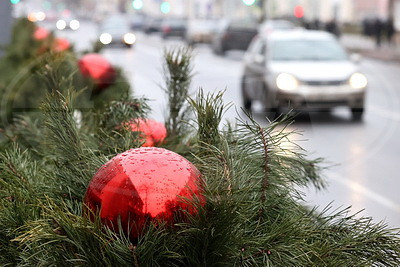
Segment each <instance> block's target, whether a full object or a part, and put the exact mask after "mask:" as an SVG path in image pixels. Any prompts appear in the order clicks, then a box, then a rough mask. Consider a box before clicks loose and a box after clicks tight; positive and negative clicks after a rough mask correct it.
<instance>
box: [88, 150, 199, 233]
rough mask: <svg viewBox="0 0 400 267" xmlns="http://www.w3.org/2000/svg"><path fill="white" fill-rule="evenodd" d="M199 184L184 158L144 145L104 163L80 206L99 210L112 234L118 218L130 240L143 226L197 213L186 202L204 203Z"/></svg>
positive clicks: (94, 210)
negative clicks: (198, 201) (83, 204)
mask: <svg viewBox="0 0 400 267" xmlns="http://www.w3.org/2000/svg"><path fill="white" fill-rule="evenodd" d="M201 185H202V183H201V178H200V172H199V171H198V170H197V168H196V167H195V166H194V165H193V164H192V163H190V162H189V161H188V160H186V159H185V158H183V157H182V156H180V155H178V154H176V153H174V152H172V151H169V150H166V149H163V148H156V147H151V148H144V147H142V148H136V149H131V150H128V151H126V152H124V153H122V154H119V155H117V156H115V157H114V158H112V159H111V160H110V161H109V162H107V163H106V164H105V165H103V166H102V167H101V168H100V170H99V171H98V172H97V173H96V174H95V176H94V177H93V179H92V181H91V182H90V184H89V187H88V189H87V191H86V194H85V198H84V203H85V204H86V206H87V207H88V208H89V209H90V210H91V211H92V212H97V211H100V217H101V220H102V222H103V223H104V224H106V225H107V226H109V227H110V228H111V229H114V231H116V232H118V231H119V229H118V218H120V220H121V226H122V230H123V231H124V232H125V233H126V234H128V235H129V236H130V237H131V238H133V239H134V238H137V237H138V235H139V234H140V233H141V232H142V230H143V228H144V227H145V225H146V222H149V221H157V220H164V221H166V222H167V223H173V222H175V220H176V218H184V217H182V216H184V214H185V212H182V211H187V212H189V213H191V214H195V213H196V212H197V209H196V208H195V206H193V204H192V203H191V202H189V201H187V200H193V199H199V200H200V203H201V204H202V205H204V202H205V200H204V197H203V196H202V195H201V191H202V186H201ZM184 199H186V201H185V200H184ZM86 211H87V210H86ZM177 215H179V216H177ZM89 217H90V218H92V219H93V216H89ZM128 229H129V230H128Z"/></svg>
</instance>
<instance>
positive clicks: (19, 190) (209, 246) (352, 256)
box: [0, 50, 400, 267]
mask: <svg viewBox="0 0 400 267" xmlns="http://www.w3.org/2000/svg"><path fill="white" fill-rule="evenodd" d="M190 58H191V55H190V51H188V50H176V51H172V52H167V53H166V62H165V64H166V66H165V68H166V69H167V72H166V78H167V85H168V86H167V88H166V89H167V94H168V96H169V107H171V109H170V112H169V117H168V118H167V121H168V123H167V125H168V129H169V133H170V134H172V135H173V136H175V137H176V138H177V139H178V140H179V142H176V141H175V142H174V141H173V140H172V141H171V138H170V139H169V141H168V142H166V143H165V144H164V145H163V146H164V147H165V148H167V149H169V150H172V151H178V152H179V153H180V154H182V155H184V156H185V157H186V158H187V159H189V160H190V161H191V162H192V163H194V164H195V166H196V167H197V168H198V169H199V170H200V172H201V173H202V179H203V180H204V196H205V197H206V200H207V201H206V204H205V206H202V205H200V204H199V203H198V201H194V202H193V203H192V204H193V205H195V206H196V209H197V210H198V213H197V214H196V215H191V216H189V215H188V216H189V217H188V219H187V220H185V221H182V222H181V223H177V224H175V225H173V226H172V227H171V226H169V225H166V224H157V225H155V224H152V223H149V224H148V226H147V228H146V229H145V230H144V232H143V233H142V234H141V235H140V236H139V238H138V240H130V239H129V238H128V237H126V236H125V235H124V233H122V232H120V233H114V232H113V231H112V230H110V229H108V228H107V227H105V226H103V225H102V224H101V222H100V219H99V218H98V217H96V219H95V220H94V222H92V221H91V220H89V219H88V218H86V217H85V216H82V215H83V212H82V210H83V204H82V198H83V195H84V193H85V190H86V188H87V186H88V184H89V181H90V180H91V178H92V177H93V175H94V173H95V172H96V171H97V170H98V169H99V168H100V167H101V166H102V164H104V163H105V162H107V160H108V159H110V158H111V157H113V156H115V155H116V154H117V153H120V152H123V151H125V150H127V149H129V148H134V147H139V146H140V145H141V143H140V141H138V139H139V138H138V136H137V135H136V136H135V134H134V133H131V132H129V131H128V130H127V129H125V127H121V125H123V123H124V122H127V121H129V120H131V119H132V118H142V117H146V115H147V112H148V107H147V105H146V104H145V100H139V99H134V98H132V97H126V98H125V99H124V100H123V101H112V102H111V101H110V102H105V103H104V105H105V106H104V107H102V108H101V110H96V109H92V110H83V111H84V113H83V116H82V120H81V121H79V122H77V120H76V118H75V117H74V112H75V111H76V105H75V103H76V101H79V96H80V94H79V92H80V91H81V89H82V88H76V87H74V84H73V77H71V76H68V77H65V76H63V75H62V74H60V72H59V71H58V69H57V68H58V67H57V66H55V67H54V66H48V67H47V68H46V71H47V74H46V77H47V81H48V82H47V86H48V88H47V91H48V93H47V97H46V98H45V101H44V103H43V104H42V106H41V114H42V115H40V116H35V117H34V118H32V116H30V115H29V113H28V114H27V115H25V116H22V117H19V119H18V120H17V121H16V122H15V123H14V125H13V126H12V127H11V126H10V127H7V129H5V132H4V134H5V135H4V138H3V142H2V143H1V146H0V211H1V212H0V264H1V265H5V266H14V265H16V266H80V265H81V266H335V267H336V266H399V265H400V243H399V235H398V233H397V232H396V231H395V230H393V229H388V227H387V226H386V225H385V224H383V223H378V224H375V223H373V222H372V221H371V219H370V218H357V217H355V216H351V215H349V214H348V210H343V211H339V212H331V211H330V210H329V208H327V209H326V210H325V211H323V212H318V211H317V210H315V209H312V210H309V209H307V208H306V207H304V206H302V205H301V204H300V203H301V200H302V194H301V192H300V191H299V188H301V187H305V186H308V185H309V184H313V185H314V186H315V187H316V188H323V187H324V181H323V180H322V179H321V178H320V169H319V167H318V166H319V164H320V160H319V159H317V160H308V159H307V158H306V156H305V153H304V151H303V150H301V149H300V148H299V147H297V146H296V145H293V147H292V148H291V149H290V150H287V149H285V148H284V147H283V146H282V143H283V142H289V141H288V140H289V138H288V135H289V134H292V133H286V132H285V131H283V130H282V129H283V128H284V127H285V125H287V124H288V123H289V122H290V118H288V117H284V118H282V121H279V122H272V123H271V124H270V125H269V126H268V127H266V128H264V127H262V126H260V125H259V124H258V123H257V122H256V121H255V120H253V119H252V118H251V116H250V115H249V116H248V118H246V119H239V120H238V123H237V125H226V126H223V125H221V119H222V114H223V112H224V111H225V110H226V108H227V106H225V105H224V103H223V102H222V93H215V94H207V95H205V94H204V93H203V92H202V91H201V90H200V91H199V93H198V94H197V96H196V97H195V98H193V99H188V98H187V94H188V93H187V88H188V85H189V84H190V77H191V73H190V71H191V68H190V67H188V66H190ZM171 59H172V60H171ZM180 60H183V61H180ZM168 64H170V65H168ZM171 64H172V65H173V68H172V66H171ZM182 90H183V91H182ZM183 98H185V99H186V100H185V101H187V102H183V101H182V99H183ZM188 105H190V106H191V109H192V110H193V112H194V114H195V117H196V118H195V119H194V123H192V125H194V126H192V127H189V126H188V121H187V120H188V118H187V117H184V116H183V112H184V111H186V110H187V109H186V107H187V106H188ZM186 115H187V113H185V116H186ZM179 129H187V130H186V131H181V130H179ZM189 129H190V131H189Z"/></svg>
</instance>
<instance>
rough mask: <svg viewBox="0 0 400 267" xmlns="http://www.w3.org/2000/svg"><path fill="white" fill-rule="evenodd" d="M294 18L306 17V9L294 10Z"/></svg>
mask: <svg viewBox="0 0 400 267" xmlns="http://www.w3.org/2000/svg"><path fill="white" fill-rule="evenodd" d="M294 16H295V17H296V18H298V19H301V18H302V17H304V8H303V7H302V6H296V7H295V8H294Z"/></svg>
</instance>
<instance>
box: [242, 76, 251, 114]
mask: <svg viewBox="0 0 400 267" xmlns="http://www.w3.org/2000/svg"><path fill="white" fill-rule="evenodd" d="M246 86H247V82H246V77H245V76H243V78H242V84H241V89H242V90H241V91H242V101H243V108H244V109H245V110H246V111H248V112H251V105H252V101H251V99H250V98H249V97H248V96H247V92H246Z"/></svg>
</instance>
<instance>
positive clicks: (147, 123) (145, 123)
mask: <svg viewBox="0 0 400 267" xmlns="http://www.w3.org/2000/svg"><path fill="white" fill-rule="evenodd" d="M129 127H130V128H131V130H132V131H133V132H140V133H141V134H140V137H141V138H142V139H143V141H144V144H143V145H142V146H143V147H152V146H157V145H160V144H162V142H163V141H164V139H165V138H166V137H167V129H166V128H165V125H164V124H163V123H161V122H158V121H155V120H151V119H135V120H132V121H131V122H130V123H129Z"/></svg>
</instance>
